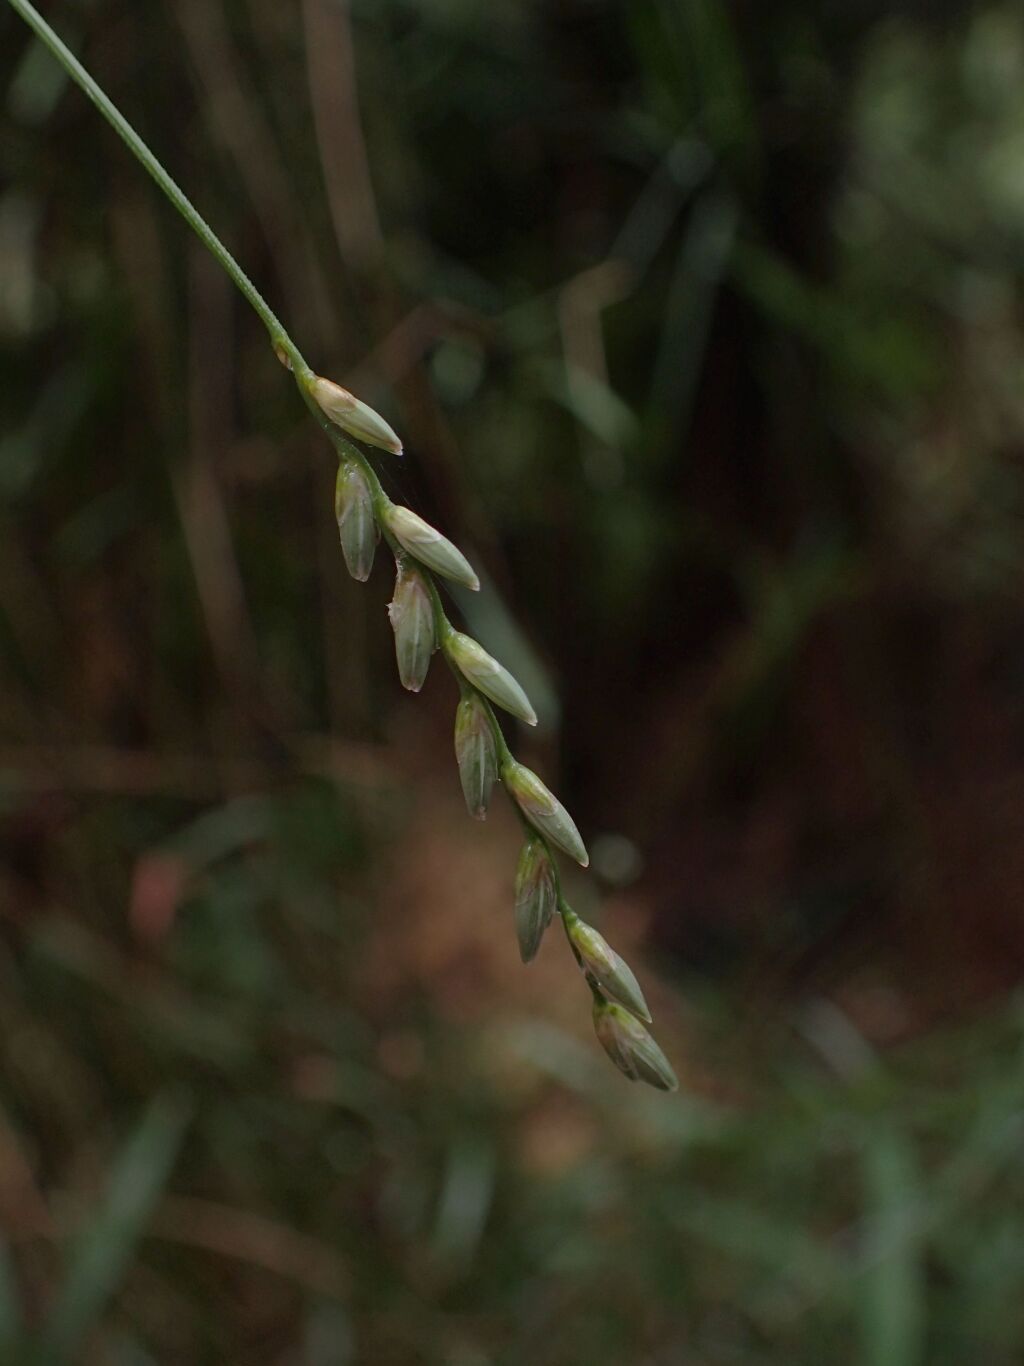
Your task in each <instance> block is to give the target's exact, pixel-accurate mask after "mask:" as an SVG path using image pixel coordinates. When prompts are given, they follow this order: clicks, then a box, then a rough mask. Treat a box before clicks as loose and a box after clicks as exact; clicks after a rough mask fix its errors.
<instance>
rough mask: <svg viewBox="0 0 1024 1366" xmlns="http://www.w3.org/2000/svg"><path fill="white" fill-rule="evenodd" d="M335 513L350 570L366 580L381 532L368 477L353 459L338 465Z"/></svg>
mask: <svg viewBox="0 0 1024 1366" xmlns="http://www.w3.org/2000/svg"><path fill="white" fill-rule="evenodd" d="M334 515H335V518H336V519H337V522H338V534H339V536H340V537H341V549H342V552H343V554H344V556H345V563H346V565H347V566H348V572H349V573H350V574H351V575H352V577H353V578H354V579H359V580H360V581H361V582H365V581H366V580H367V579H368V578H369V577H370V570H371V569H372V568H373V554H374V551H375V550H376V548H377V539H378V537H379V536H380V531H379V529H378V527H377V522H376V519H375V517H374V515H373V498H372V497H371V495H370V488H369V485H368V484H367V482H366V476H365V475H364V474H363V472H362V470H361V469H360V468H359V466H358V465H357V464H356V463H355V462H354V461H352V460H342V461H341V463H340V464H339V465H338V480H337V483H336V484H335V486H334Z"/></svg>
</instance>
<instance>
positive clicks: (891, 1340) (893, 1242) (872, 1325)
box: [858, 1131, 925, 1366]
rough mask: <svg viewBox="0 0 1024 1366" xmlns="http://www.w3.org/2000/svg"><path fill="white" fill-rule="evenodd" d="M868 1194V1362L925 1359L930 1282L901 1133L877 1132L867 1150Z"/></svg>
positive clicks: (863, 1318)
mask: <svg viewBox="0 0 1024 1366" xmlns="http://www.w3.org/2000/svg"><path fill="white" fill-rule="evenodd" d="M863 1180H864V1194H865V1203H866V1208H867V1211H868V1217H869V1219H870V1221H871V1230H872V1234H873V1238H872V1242H871V1245H870V1247H869V1249H868V1253H867V1264H866V1267H865V1270H864V1272H863V1274H862V1277H861V1283H860V1294H859V1297H858V1298H859V1312H860V1324H861V1344H862V1349H861V1356H860V1361H861V1362H862V1363H863V1366H920V1363H922V1362H923V1361H924V1329H925V1310H924V1298H925V1288H924V1280H923V1271H922V1266H921V1248H920V1240H921V1233H920V1227H921V1221H920V1218H919V1215H918V1192H917V1179H916V1170H915V1163H914V1157H913V1152H912V1151H911V1147H910V1144H909V1143H908V1142H907V1140H906V1139H905V1138H904V1136H903V1135H902V1134H898V1133H896V1132H895V1131H888V1132H886V1131H883V1132H882V1133H878V1134H875V1135H873V1136H872V1138H871V1140H870V1141H869V1143H868V1146H867V1148H866V1150H865V1153H864V1171H863Z"/></svg>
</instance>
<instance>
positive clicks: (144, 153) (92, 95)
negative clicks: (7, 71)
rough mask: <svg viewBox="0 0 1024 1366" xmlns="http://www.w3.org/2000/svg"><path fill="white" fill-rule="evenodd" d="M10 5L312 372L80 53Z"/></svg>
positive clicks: (284, 347)
mask: <svg viewBox="0 0 1024 1366" xmlns="http://www.w3.org/2000/svg"><path fill="white" fill-rule="evenodd" d="M8 3H9V4H10V6H11V8H12V9H13V10H14V11H15V13H16V14H19V15H20V16H21V18H22V19H24V21H25V23H26V24H28V26H29V28H31V29H32V31H33V32H34V33H35V35H36V37H37V38H38V39H39V40H40V42H42V43H43V44H45V46H46V47H47V48H48V49H49V50H50V52H51V53H52V54H53V55H54V57H56V59H57V61H58V62H60V64H61V66H63V68H64V70H65V71H66V72H67V73H68V75H69V76H70V77H71V79H72V80H73V81H74V82H75V83H76V84H77V85H78V86H80V87H81V89H82V90H83V91H84V92H85V93H86V95H88V97H89V99H91V100H92V102H93V104H94V105H95V106H96V108H97V109H98V110H99V111H100V113H101V114H102V115H103V117H104V118H105V119H106V120H107V122H108V123H109V124H110V125H111V127H112V128H113V129H114V131H115V132H116V133H117V135H118V137H119V138H121V140H122V141H123V142H124V144H125V146H126V147H127V148H128V150H129V151H130V152H132V153H133V154H134V155H135V156H136V157H138V159H139V161H141V163H142V165H143V166H144V167H145V168H146V170H147V171H148V172H149V174H150V175H151V176H152V178H153V179H154V180H155V181H156V183H157V185H159V187H160V189H161V190H163V192H164V194H165V195H166V196H167V198H168V199H169V200H170V201H171V203H172V204H173V205H174V207H175V208H176V209H177V210H178V212H179V213H180V214H181V216H182V218H184V220H185V222H186V223H188V225H189V227H190V228H192V229H193V231H194V232H195V233H196V235H197V236H198V237H199V239H200V240H201V241H202V243H203V245H204V246H205V247H206V248H207V249H208V250H209V251H210V252H212V253H213V255H214V256H215V257H216V258H217V260H218V261H219V262H220V264H221V265H222V266H223V267H224V269H225V270H226V271H227V273H228V275H230V276H231V278H232V280H234V282H235V284H236V285H237V286H238V288H239V289H240V290H241V291H242V293H243V294H244V295H245V297H246V299H247V300H248V301H249V303H250V304H251V305H252V307H253V309H254V310H255V312H256V313H257V314H258V316H259V318H260V320H261V322H262V323H263V325H264V326H265V327H266V329H267V331H268V332H269V333H270V339H271V341H272V342H273V343H274V346H275V348H276V349H277V350H278V351H280V352H283V353H284V355H286V356H287V357H288V359H289V361H291V364H292V367H293V369H294V370H296V371H298V372H302V371H308V369H309V367H308V366H307V365H306V362H305V361H304V360H303V358H302V354H301V352H300V351H299V348H298V347H297V346H296V345H295V343H294V342H293V341H292V339H291V337H289V335H288V333H287V332H286V331H285V329H284V326H283V324H282V323H281V320H280V319H279V318H278V317H277V315H276V314H275V313H274V311H273V309H272V308H271V307H270V305H269V304H268V303H267V301H266V299H264V297H263V295H262V294H261V293H260V292H259V290H258V289H257V288H256V286H255V285H254V284H253V282H252V281H251V280H250V279H249V277H248V275H246V273H245V271H244V270H243V269H242V267H241V266H240V265H239V264H238V262H237V261H236V260H235V258H234V257H233V256H232V255H231V253H230V251H228V249H227V247H226V246H225V245H224V243H223V242H222V241H221V240H220V238H219V237H218V236H217V234H216V233H215V232H214V230H213V229H212V228H211V227H210V225H209V223H207V221H206V219H205V218H204V217H203V216H202V214H201V213H200V212H199V210H198V209H197V208H196V207H195V205H194V204H193V203H192V201H191V200H190V199H189V197H188V196H187V195H186V194H185V192H184V190H182V189H181V187H180V186H179V185H178V183H177V182H176V181H175V180H174V179H173V177H172V176H171V174H170V172H169V171H168V170H167V169H166V167H165V166H163V164H162V163H161V162H160V160H159V159H158V158H157V156H156V155H155V153H154V152H153V151H152V150H151V149H150V148H149V147H148V146H147V144H146V143H145V142H144V141H143V140H142V138H140V137H139V135H138V133H137V132H136V131H135V129H134V128H133V127H132V126H131V124H130V123H129V122H128V120H127V119H126V118H125V116H124V115H123V114H122V113H121V111H120V110H119V109H118V108H117V106H116V105H115V104H114V102H113V101H112V100H111V99H110V97H109V96H108V95H107V94H106V93H105V92H104V91H103V90H102V89H101V88H100V86H99V85H97V83H96V82H95V81H94V80H93V78H92V76H90V75H89V73H88V71H86V69H85V67H84V66H83V65H82V63H81V62H80V61H79V60H78V58H77V57H76V56H75V54H74V53H73V52H72V51H71V50H70V48H68V47H67V46H66V44H65V43H63V42H62V41H61V39H60V38H59V37H58V36H57V34H56V33H54V31H53V29H52V28H51V27H50V25H49V24H48V23H47V22H46V20H45V19H44V18H43V16H42V15H41V14H40V13H39V11H38V10H37V9H36V8H35V7H34V6H33V5H31V4H29V0H8Z"/></svg>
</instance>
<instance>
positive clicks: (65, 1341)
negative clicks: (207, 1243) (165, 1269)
mask: <svg viewBox="0 0 1024 1366" xmlns="http://www.w3.org/2000/svg"><path fill="white" fill-rule="evenodd" d="M190 1108H191V1107H190V1106H189V1105H188V1104H187V1103H186V1102H185V1101H184V1100H182V1099H181V1098H178V1097H172V1096H167V1095H164V1096H158V1097H157V1099H156V1100H155V1101H153V1103H152V1104H151V1105H150V1108H149V1110H148V1111H147V1112H146V1114H145V1116H144V1118H143V1120H142V1122H141V1124H140V1125H139V1127H138V1128H137V1130H136V1131H135V1133H134V1134H133V1135H132V1137H131V1138H130V1139H129V1141H128V1143H127V1144H126V1145H125V1147H124V1149H123V1151H122V1153H121V1155H120V1157H119V1158H118V1160H117V1162H116V1163H115V1166H114V1169H113V1171H112V1173H111V1176H110V1181H109V1184H108V1186H107V1191H106V1194H105V1196H104V1198H103V1200H102V1202H101V1203H100V1206H99V1208H98V1209H96V1210H95V1211H94V1212H93V1215H92V1217H91V1218H90V1219H89V1221H88V1223H87V1225H86V1227H85V1230H84V1232H83V1233H82V1234H81V1236H80V1237H79V1238H78V1239H77V1240H76V1242H75V1243H74V1244H73V1246H72V1248H71V1250H70V1264H69V1266H68V1269H67V1273H66V1275H65V1277H64V1282H63V1284H62V1286H61V1288H60V1290H59V1292H58V1294H57V1298H56V1301H55V1303H54V1306H53V1309H52V1311H51V1313H50V1317H49V1319H48V1320H47V1323H46V1325H45V1328H44V1330H43V1352H42V1359H43V1360H44V1361H46V1362H47V1366H62V1363H65V1362H68V1363H70V1362H74V1361H79V1360H81V1354H82V1348H83V1343H84V1341H85V1339H86V1337H87V1335H88V1334H89V1332H90V1330H91V1329H92V1328H93V1326H94V1325H95V1324H96V1322H97V1320H98V1319H99V1317H100V1315H101V1314H102V1313H103V1311H104V1309H105V1308H106V1305H107V1303H108V1301H109V1300H110V1298H111V1296H112V1295H113V1294H114V1293H115V1291H116V1290H117V1287H118V1285H119V1283H120V1280H121V1278H122V1276H123V1274H124V1271H125V1268H126V1267H127V1266H128V1264H129V1262H130V1261H131V1259H132V1256H133V1255H134V1252H135V1248H136V1245H137V1244H138V1242H139V1239H140V1238H141V1237H142V1235H143V1233H144V1232H145V1229H146V1225H147V1223H148V1221H149V1217H150V1215H151V1214H152V1211H153V1209H154V1206H155V1205H156V1203H157V1201H158V1199H159V1198H160V1196H161V1194H162V1193H163V1189H164V1186H165V1185H166V1183H167V1179H168V1177H169V1176H170V1173H171V1168H172V1167H173V1165H174V1161H175V1158H176V1157H177V1155H178V1149H179V1147H180V1145H181V1140H182V1137H183V1135H184V1132H185V1126H186V1124H187V1122H188V1117H189V1112H190Z"/></svg>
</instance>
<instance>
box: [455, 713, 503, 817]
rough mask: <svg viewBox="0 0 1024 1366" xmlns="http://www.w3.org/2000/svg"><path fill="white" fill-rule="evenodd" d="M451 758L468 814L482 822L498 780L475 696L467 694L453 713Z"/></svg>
mask: <svg viewBox="0 0 1024 1366" xmlns="http://www.w3.org/2000/svg"><path fill="white" fill-rule="evenodd" d="M455 758H456V760H457V761H458V765H459V778H460V780H461V782H462V793H463V796H464V797H465V798H466V806H467V807H468V808H469V814H470V815H471V816H472V817H473V818H474V819H475V820H478V821H482V820H483V819H484V817H485V816H486V815H487V804H488V802H489V801H490V800H491V788H492V787H493V786H494V783H495V781H496V779H497V777H498V754H497V750H496V749H495V747H494V734H493V732H492V730H491V722H490V718H489V717H488V715H487V712H486V711H485V710H484V705H483V703H482V702H481V701H480V699H479V697H477V695H476V694H475V693H467V695H466V696H465V697H464V698H463V699H462V701H461V702H460V703H459V706H458V710H457V711H456V713H455Z"/></svg>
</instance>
